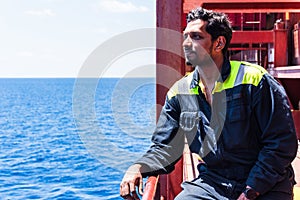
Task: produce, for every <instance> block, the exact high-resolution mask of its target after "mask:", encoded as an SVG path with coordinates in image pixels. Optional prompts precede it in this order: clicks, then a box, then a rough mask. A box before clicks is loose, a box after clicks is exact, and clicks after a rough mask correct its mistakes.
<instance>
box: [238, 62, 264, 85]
mask: <svg viewBox="0 0 300 200" xmlns="http://www.w3.org/2000/svg"><path fill="white" fill-rule="evenodd" d="M242 64H243V65H245V70H244V77H243V80H242V83H241V84H252V85H254V86H258V84H259V82H260V81H261V79H262V77H263V75H264V74H266V73H267V71H266V70H265V69H264V68H262V67H261V66H259V65H255V64H251V63H247V62H242Z"/></svg>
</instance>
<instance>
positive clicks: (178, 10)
mask: <svg viewBox="0 0 300 200" xmlns="http://www.w3.org/2000/svg"><path fill="white" fill-rule="evenodd" d="M156 13H157V14H156V15H157V28H168V29H171V30H175V31H178V32H182V27H183V25H182V20H181V19H182V16H183V0H172V1H170V0H157V1H156ZM168 39H169V38H167V37H162V35H161V34H157V38H156V43H157V44H160V45H161V43H162V42H163V43H164V44H165V43H169V44H173V45H174V48H180V49H182V45H181V43H182V41H180V40H178V41H174V40H172V41H167V40H168ZM162 65H164V66H167V67H170V68H172V69H175V70H176V71H177V72H178V73H180V74H182V75H183V74H184V72H185V67H184V60H183V58H182V57H181V56H179V55H175V54H173V53H171V52H167V51H165V50H161V49H156V66H157V67H156V81H157V83H158V84H157V85H156V102H157V104H159V105H163V104H164V101H165V97H166V93H167V91H168V89H169V88H170V87H171V86H172V85H173V84H174V82H175V81H176V80H177V79H178V77H175V76H174V75H172V74H166V73H165V70H163V69H162V68H161V66H162ZM162 82H163V83H164V85H160V84H159V83H162ZM166 85H167V86H166ZM160 111H161V110H160V108H158V109H157V113H158V115H157V116H159V113H160ZM181 182H182V160H180V161H179V162H178V163H177V165H176V168H175V170H174V171H173V172H172V173H171V174H168V175H163V176H160V184H159V185H160V194H161V196H162V197H163V199H164V200H171V199H174V197H175V196H176V195H177V194H178V193H179V192H180V191H181V188H180V183H181Z"/></svg>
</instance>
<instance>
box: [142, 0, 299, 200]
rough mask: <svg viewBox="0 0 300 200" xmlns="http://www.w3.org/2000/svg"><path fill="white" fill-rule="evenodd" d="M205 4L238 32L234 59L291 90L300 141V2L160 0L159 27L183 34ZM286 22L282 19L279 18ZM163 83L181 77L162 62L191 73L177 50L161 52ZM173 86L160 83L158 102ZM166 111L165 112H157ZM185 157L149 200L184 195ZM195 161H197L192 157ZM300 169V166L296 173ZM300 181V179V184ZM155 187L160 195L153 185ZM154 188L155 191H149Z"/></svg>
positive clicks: (160, 77)
mask: <svg viewBox="0 0 300 200" xmlns="http://www.w3.org/2000/svg"><path fill="white" fill-rule="evenodd" d="M197 6H202V7H204V8H207V9H212V10H216V11H221V12H224V13H226V14H228V17H229V18H230V20H231V21H232V26H233V28H234V32H233V38H232V41H231V46H230V48H229V56H230V57H231V58H232V59H234V58H238V60H243V59H245V60H247V61H251V62H254V63H256V64H259V65H262V66H264V67H265V68H266V69H268V70H269V72H270V73H271V74H272V75H273V76H274V77H276V78H277V79H278V80H279V81H280V82H281V83H282V85H283V86H284V87H285V89H286V91H287V94H288V96H289V100H290V103H291V107H292V109H293V117H294V121H295V124H296V129H297V134H298V138H300V132H299V131H300V111H299V109H300V108H299V106H300V105H299V104H300V103H299V100H300V92H299V91H300V41H299V40H300V23H299V24H298V22H299V21H300V2H299V0H277V1H274V0H273V1H272V0H252V1H245V0H244V1H243V0H227V1H223V0H206V1H201V0H172V1H171V0H157V27H158V28H168V29H171V30H175V31H178V32H182V31H183V29H184V27H185V26H186V22H185V17H186V14H187V13H188V11H189V10H191V9H193V8H195V7H197ZM279 19H281V21H278V22H277V23H275V22H276V20H279ZM172 39H173V40H172V41H168V40H170V38H167V37H163V36H162V35H160V34H157V44H160V45H161V43H165V44H167V43H169V44H170V43H171V44H173V45H174V47H173V48H178V49H182V47H181V43H182V41H180V39H179V38H178V41H174V38H172ZM156 56H157V58H156V59H157V66H158V67H157V69H156V77H157V82H158V83H160V82H166V80H168V85H170V86H171V85H172V84H173V83H174V82H175V81H176V80H177V78H178V77H173V76H172V75H171V74H166V73H164V69H163V68H161V67H159V66H160V65H161V64H163V65H166V66H168V67H171V68H173V69H175V70H176V71H177V72H178V73H180V74H182V75H184V74H185V73H186V72H188V71H190V70H191V69H190V68H189V67H187V66H185V63H184V60H183V58H182V57H180V56H178V55H174V54H173V53H171V52H166V51H164V50H160V49H157V53H156ZM167 91H168V88H166V87H165V86H162V85H159V84H157V87H156V94H157V104H160V105H163V103H164V101H165V96H166V93H167ZM157 113H160V110H157ZM185 158H186V156H183V159H181V160H180V161H179V162H178V163H177V165H176V168H175V170H174V171H173V172H172V173H171V174H169V175H161V176H160V177H159V181H158V178H156V177H151V178H150V179H149V180H148V183H147V186H146V187H147V188H145V195H144V196H143V199H160V200H162V199H165V200H171V199H174V197H175V196H176V195H177V194H178V193H179V192H180V191H181V188H180V183H181V182H182V181H183V180H184V179H185V176H184V175H183V172H184V171H186V168H185V167H186V165H187V163H188V161H187V160H186V159H185ZM191 160H192V159H191ZM296 170H299V167H298V168H297V169H296ZM299 173H300V172H299ZM299 181H300V180H299ZM153 186H155V187H156V188H157V189H156V193H154V190H153V188H155V187H153ZM148 188H152V189H150V190H149V189H148ZM148 192H150V193H148Z"/></svg>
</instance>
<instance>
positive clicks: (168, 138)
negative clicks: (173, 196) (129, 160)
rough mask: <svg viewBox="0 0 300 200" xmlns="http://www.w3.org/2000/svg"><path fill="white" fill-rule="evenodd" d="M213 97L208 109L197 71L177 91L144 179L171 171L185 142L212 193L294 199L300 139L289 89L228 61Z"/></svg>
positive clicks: (170, 99)
mask: <svg viewBox="0 0 300 200" xmlns="http://www.w3.org/2000/svg"><path fill="white" fill-rule="evenodd" d="M212 96H213V103H212V105H210V104H209V103H208V102H207V101H206V98H205V94H204V91H203V85H202V82H201V79H200V76H199V74H198V72H197V71H196V70H195V71H194V72H192V73H191V74H189V75H186V76H185V77H183V78H182V79H180V80H179V81H178V82H176V83H175V84H174V86H173V87H172V88H171V89H170V90H169V92H168V94H167V98H166V101H165V105H164V107H163V109H162V111H161V114H160V117H159V120H158V123H157V127H156V129H155V132H154V134H153V136H152V142H153V144H152V146H151V147H150V149H149V150H148V151H147V153H145V154H144V155H143V157H142V158H140V159H139V160H138V161H137V162H136V163H139V164H142V174H143V176H148V175H153V174H164V173H169V172H171V171H172V170H173V169H174V165H175V163H176V162H177V161H178V160H179V159H180V157H181V155H182V152H183V148H184V141H185V138H186V139H187V141H188V144H189V147H190V150H191V151H192V152H194V153H197V154H199V155H200V157H201V158H202V159H203V161H204V162H205V165H202V166H200V167H199V169H200V175H199V177H198V178H200V179H203V178H205V177H208V180H212V183H211V184H212V185H214V187H216V184H218V183H215V182H218V181H221V182H222V181H223V180H222V179H224V180H225V182H226V180H228V181H227V182H228V184H225V185H224V183H223V182H224V181H223V182H222V184H223V185H224V188H223V189H222V186H221V189H220V193H221V194H222V195H223V196H224V197H227V198H229V199H236V198H237V197H238V196H239V194H240V193H241V192H242V191H243V190H244V187H245V186H246V185H248V186H250V187H251V188H253V189H254V190H255V191H257V192H259V193H260V194H261V196H263V195H264V194H267V193H268V192H270V191H275V192H276V191H278V192H283V193H289V194H292V188H293V185H294V184H295V181H294V172H293V169H292V167H291V162H292V161H293V159H294V158H295V156H296V152H297V139H296V133H295V127H294V124H293V119H292V115H291V111H290V107H289V102H288V99H287V95H286V93H285V91H284V89H283V87H282V86H281V85H280V84H279V83H278V82H277V81H276V80H275V79H274V78H273V77H272V76H271V75H269V74H268V73H267V72H266V71H265V70H264V69H263V68H262V67H260V66H257V65H253V64H250V63H246V62H237V61H229V60H227V59H225V60H224V64H223V66H222V69H221V77H220V79H219V80H218V81H217V82H216V84H215V88H214V90H213V92H212ZM208 182H209V181H208ZM228 185H229V186H230V187H233V185H234V186H235V187H234V188H229V190H228ZM225 186H226V187H225ZM226 188H227V189H226Z"/></svg>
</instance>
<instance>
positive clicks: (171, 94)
mask: <svg viewBox="0 0 300 200" xmlns="http://www.w3.org/2000/svg"><path fill="white" fill-rule="evenodd" d="M177 94H178V82H176V83H175V84H174V85H173V86H172V87H171V88H170V89H169V91H168V93H167V97H168V99H172V98H173V97H175V96H176V95H177Z"/></svg>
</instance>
